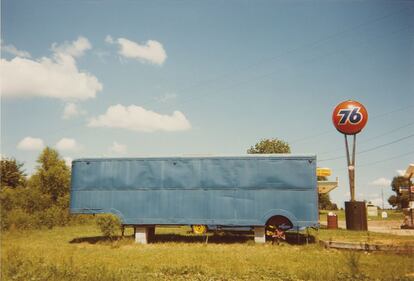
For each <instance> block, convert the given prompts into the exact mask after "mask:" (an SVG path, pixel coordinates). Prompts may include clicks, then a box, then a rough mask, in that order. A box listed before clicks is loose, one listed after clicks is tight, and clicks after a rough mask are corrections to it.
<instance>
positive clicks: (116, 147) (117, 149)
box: [109, 141, 127, 154]
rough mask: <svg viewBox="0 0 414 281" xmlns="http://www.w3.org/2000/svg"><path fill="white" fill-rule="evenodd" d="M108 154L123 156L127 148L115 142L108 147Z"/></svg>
mask: <svg viewBox="0 0 414 281" xmlns="http://www.w3.org/2000/svg"><path fill="white" fill-rule="evenodd" d="M109 152H111V153H115V154H125V153H126V152H127V147H126V145H124V144H120V143H117V142H116V141H114V142H113V144H112V145H111V146H110V147H109Z"/></svg>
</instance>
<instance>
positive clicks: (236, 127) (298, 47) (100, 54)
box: [1, 0, 414, 205]
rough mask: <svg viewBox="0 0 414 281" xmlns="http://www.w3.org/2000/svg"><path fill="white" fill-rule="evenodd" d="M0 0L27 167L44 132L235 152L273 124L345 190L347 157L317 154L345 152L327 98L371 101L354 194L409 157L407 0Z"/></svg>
mask: <svg viewBox="0 0 414 281" xmlns="http://www.w3.org/2000/svg"><path fill="white" fill-rule="evenodd" d="M1 5H2V11H1V13H2V14H1V16H2V17H1V20H2V22H1V23H2V29H1V40H2V61H1V64H2V100H1V102H2V103H1V133H2V136H1V153H2V155H6V156H12V157H15V158H16V159H18V160H19V161H22V162H24V163H25V167H26V170H27V172H29V173H30V172H31V171H33V168H34V167H35V165H36V163H35V160H36V157H37V156H38V153H39V149H41V147H43V146H44V145H49V146H53V147H57V148H58V149H59V151H60V153H61V154H62V156H64V157H67V159H68V160H69V159H75V158H79V157H101V156H122V157H124V156H125V157H132V156H143V155H145V156H147V155H156V156H159V155H183V154H243V153H245V152H246V150H247V149H248V148H249V146H250V145H253V144H254V143H255V142H256V141H258V140H260V139H261V138H273V137H276V138H280V139H283V140H286V141H288V142H289V143H290V144H291V147H292V152H293V153H312V154H316V155H317V157H318V159H319V160H320V162H319V166H324V167H325V166H326V167H330V168H332V169H333V173H334V176H338V177H339V179H340V187H339V188H337V189H336V190H334V191H333V192H332V193H331V197H332V198H333V200H334V201H336V202H337V203H339V204H340V205H342V204H343V201H344V200H348V198H349V195H348V181H347V174H346V163H345V159H344V158H340V159H332V160H326V161H322V160H324V159H331V158H337V157H343V156H345V152H344V144H343V136H342V135H340V134H339V133H338V132H336V130H335V129H334V128H333V126H332V122H331V113H332V109H333V108H334V107H335V105H336V104H337V103H339V102H341V101H343V100H347V99H355V100H358V101H360V102H362V103H363V104H364V105H365V106H366V107H367V109H368V112H369V115H370V117H369V121H368V124H367V126H366V128H365V129H364V131H363V132H362V133H361V134H360V135H358V148H357V152H358V151H364V150H369V149H371V148H374V150H372V151H368V152H366V153H362V154H361V155H358V156H357V175H356V177H357V181H356V184H357V196H358V199H366V200H371V201H374V202H377V203H378V202H380V200H379V198H380V194H381V191H380V190H381V188H380V187H381V186H387V185H388V184H389V182H388V181H389V180H391V179H392V177H393V176H395V175H397V174H398V170H403V169H405V168H406V167H407V166H408V164H409V163H413V162H414V161H413V160H414V137H412V136H410V135H412V134H413V132H414V120H413V113H414V94H413V92H414V36H413V34H414V32H413V31H414V3H413V2H410V1H384V2H382V1H254V2H253V1H146V2H145V1H136V2H135V1H8V0H4V1H2V4H1ZM394 141H396V142H395V143H392V142H394ZM388 143H392V144H388ZM383 144H386V145H385V146H382V145H383ZM377 147H378V148H377ZM358 165H360V166H358ZM333 178H334V177H332V179H333ZM373 182H375V184H373ZM391 193H392V192H391V191H390V188H385V197H386V198H388V196H389V195H391Z"/></svg>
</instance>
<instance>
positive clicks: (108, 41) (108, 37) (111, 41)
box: [105, 35, 114, 44]
mask: <svg viewBox="0 0 414 281" xmlns="http://www.w3.org/2000/svg"><path fill="white" fill-rule="evenodd" d="M105 42H106V43H108V44H113V43H114V39H113V38H112V36H111V35H106V37H105Z"/></svg>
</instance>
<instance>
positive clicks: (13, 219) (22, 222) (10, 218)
mask: <svg viewBox="0 0 414 281" xmlns="http://www.w3.org/2000/svg"><path fill="white" fill-rule="evenodd" d="M40 225H41V221H40V218H39V216H36V215H34V214H29V213H27V212H25V211H24V210H22V209H20V208H17V209H13V210H11V211H10V212H8V213H7V214H6V215H5V216H4V221H2V226H4V228H5V229H10V228H11V229H32V228H39V227H40Z"/></svg>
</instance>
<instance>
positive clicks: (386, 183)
mask: <svg viewBox="0 0 414 281" xmlns="http://www.w3.org/2000/svg"><path fill="white" fill-rule="evenodd" d="M370 185H374V186H377V187H389V186H391V180H389V179H386V178H378V179H376V180H374V181H373V182H371V183H370Z"/></svg>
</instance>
